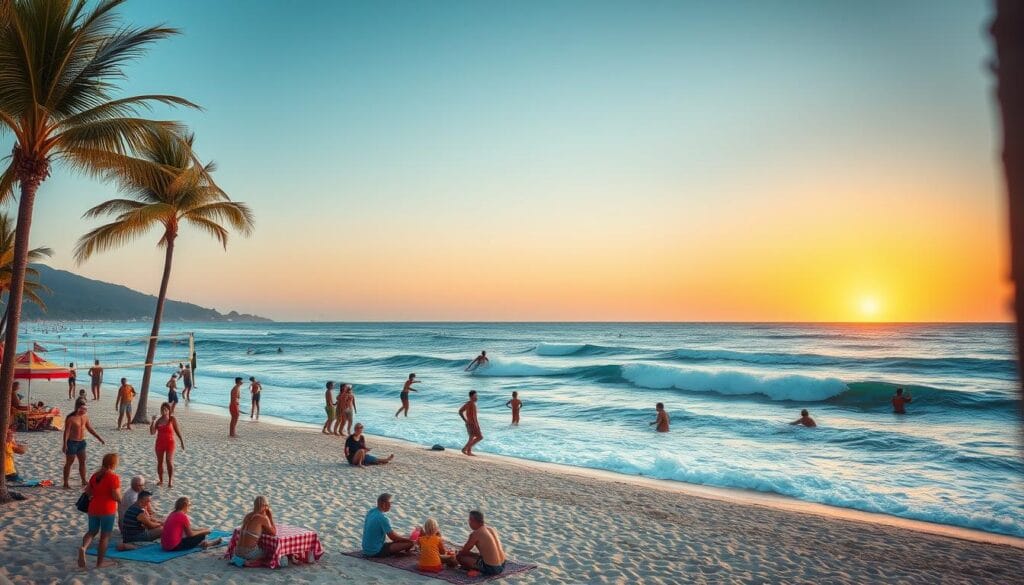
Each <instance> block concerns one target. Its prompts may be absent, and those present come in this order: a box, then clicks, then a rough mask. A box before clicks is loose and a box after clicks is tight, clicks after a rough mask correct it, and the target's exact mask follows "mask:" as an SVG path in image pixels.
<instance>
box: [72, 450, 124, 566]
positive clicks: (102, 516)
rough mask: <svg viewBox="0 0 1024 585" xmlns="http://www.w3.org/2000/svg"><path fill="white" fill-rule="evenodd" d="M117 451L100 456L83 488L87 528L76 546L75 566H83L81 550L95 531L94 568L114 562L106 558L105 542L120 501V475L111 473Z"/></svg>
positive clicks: (87, 546) (114, 467)
mask: <svg viewBox="0 0 1024 585" xmlns="http://www.w3.org/2000/svg"><path fill="white" fill-rule="evenodd" d="M117 462H118V461H117V453H107V454H106V455H104V456H103V467H102V468H100V470H99V471H97V472H96V473H94V474H93V475H92V477H90V478H89V484H88V487H87V488H86V492H87V493H88V494H89V496H90V499H89V530H88V531H87V532H86V533H85V536H83V537H82V546H80V547H78V566H79V568H82V569H84V568H85V551H86V550H88V549H89V545H90V544H92V539H93V538H95V537H96V534H97V533H99V535H100V542H99V544H98V545H97V546H96V568H97V569H101V568H103V567H111V566H114V565H116V564H117V563H114V562H111V561H107V560H106V559H105V558H104V557H106V555H107V545H108V544H109V543H110V534H111V533H112V532H114V522H115V520H117V504H118V502H120V501H121V477H120V476H118V475H117V474H116V473H114V470H115V469H117Z"/></svg>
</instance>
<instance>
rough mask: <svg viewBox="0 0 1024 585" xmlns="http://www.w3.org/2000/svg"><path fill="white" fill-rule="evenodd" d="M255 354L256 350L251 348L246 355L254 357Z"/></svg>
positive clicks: (246, 351)
mask: <svg viewBox="0 0 1024 585" xmlns="http://www.w3.org/2000/svg"><path fill="white" fill-rule="evenodd" d="M254 353H256V350H255V349H253V348H251V347H250V348H249V349H247V350H245V355H252V354H254Z"/></svg>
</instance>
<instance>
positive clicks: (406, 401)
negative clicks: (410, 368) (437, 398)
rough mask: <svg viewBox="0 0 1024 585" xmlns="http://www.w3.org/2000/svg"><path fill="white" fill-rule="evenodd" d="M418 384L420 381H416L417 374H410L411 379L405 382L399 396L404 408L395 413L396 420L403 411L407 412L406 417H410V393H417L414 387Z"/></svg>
mask: <svg viewBox="0 0 1024 585" xmlns="http://www.w3.org/2000/svg"><path fill="white" fill-rule="evenodd" d="M416 383H419V380H417V379H416V374H409V379H408V380H406V381H405V386H402V393H401V394H400V395H399V398H400V399H401V400H402V407H401V408H399V409H398V411H396V412H395V418H398V415H400V414H402V411H405V416H406V417H408V416H409V392H416V391H417V390H416V389H415V388H413V387H412V385H413V384H416Z"/></svg>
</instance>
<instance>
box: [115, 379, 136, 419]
mask: <svg viewBox="0 0 1024 585" xmlns="http://www.w3.org/2000/svg"><path fill="white" fill-rule="evenodd" d="M134 399H135V388H134V387H132V385H131V384H129V383H128V378H121V386H120V387H118V389H117V399H116V400H114V410H116V411H117V430H121V419H124V418H127V419H128V420H127V421H125V423H126V424H125V428H126V429H127V430H129V431H130V430H132V400H134Z"/></svg>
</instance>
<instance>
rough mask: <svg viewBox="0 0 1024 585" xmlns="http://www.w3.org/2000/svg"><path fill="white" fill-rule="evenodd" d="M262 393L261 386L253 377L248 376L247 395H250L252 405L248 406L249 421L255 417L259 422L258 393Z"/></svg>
mask: <svg viewBox="0 0 1024 585" xmlns="http://www.w3.org/2000/svg"><path fill="white" fill-rule="evenodd" d="M262 391H263V384H260V383H259V381H258V380H257V379H256V377H255V376H249V393H250V394H251V395H252V403H251V404H250V405H249V420H252V417H253V415H254V414H255V415H256V420H260V392H262Z"/></svg>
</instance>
